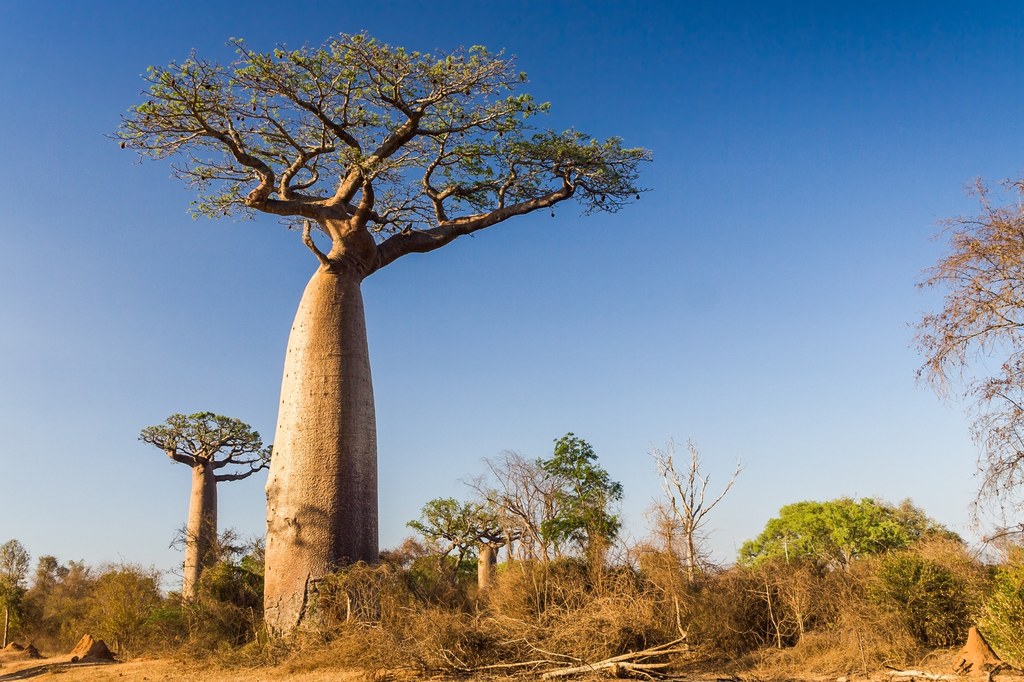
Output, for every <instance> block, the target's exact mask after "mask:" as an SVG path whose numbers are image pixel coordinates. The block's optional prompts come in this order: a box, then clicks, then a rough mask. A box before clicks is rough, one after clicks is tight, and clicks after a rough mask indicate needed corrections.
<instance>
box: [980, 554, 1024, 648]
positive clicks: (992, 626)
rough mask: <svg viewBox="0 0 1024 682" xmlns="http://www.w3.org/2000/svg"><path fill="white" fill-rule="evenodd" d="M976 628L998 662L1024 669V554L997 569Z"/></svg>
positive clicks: (1016, 556)
mask: <svg viewBox="0 0 1024 682" xmlns="http://www.w3.org/2000/svg"><path fill="white" fill-rule="evenodd" d="M979 626H980V629H981V631H982V633H983V634H984V635H985V639H987V640H988V643H989V645H991V646H992V648H993V649H995V651H996V653H997V654H999V656H1000V658H1002V659H1003V660H1004V661H1006V662H1007V663H1010V664H1011V665H1013V666H1016V667H1018V668H1019V667H1021V666H1024V550H1017V551H1016V552H1015V553H1014V554H1013V555H1012V556H1011V557H1010V561H1008V562H1007V563H1006V564H1005V565H1003V566H1000V567H999V568H998V569H997V571H996V575H995V582H994V584H993V587H992V592H991V594H990V595H989V597H988V600H987V601H986V602H985V607H984V609H983V611H982V615H981V620H980V622H979Z"/></svg>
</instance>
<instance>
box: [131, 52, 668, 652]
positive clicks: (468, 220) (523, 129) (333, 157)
mask: <svg viewBox="0 0 1024 682" xmlns="http://www.w3.org/2000/svg"><path fill="white" fill-rule="evenodd" d="M232 44H233V45H234V47H235V49H236V51H237V59H236V60H235V61H234V62H233V63H231V64H219V63H216V62H211V61H208V60H206V59H203V58H201V57H198V56H196V55H194V54H193V55H192V56H190V57H189V58H187V59H185V60H184V61H181V62H172V63H171V64H169V65H168V66H166V67H154V68H151V69H150V70H149V72H148V75H147V76H146V90H147V91H146V93H145V95H144V101H143V102H142V103H141V104H139V105H137V106H136V107H134V108H132V109H131V110H130V111H129V112H128V114H126V115H125V116H124V118H123V121H122V125H121V126H120V128H119V130H118V131H117V134H116V137H117V139H118V140H119V141H120V144H121V146H122V147H126V148H130V149H133V150H135V151H137V152H138V153H139V154H141V155H142V156H144V157H149V158H155V159H163V158H176V159H177V161H178V162H177V163H176V164H175V165H174V171H175V174H176V175H177V176H178V177H179V178H181V179H182V180H183V181H184V182H185V183H186V184H188V185H189V186H190V187H192V188H194V189H195V190H196V191H197V193H198V200H197V201H196V203H195V205H194V206H195V210H196V213H197V214H200V215H205V216H210V217H220V216H225V215H241V216H246V217H250V216H253V215H255V214H258V213H265V214H270V215H274V216H281V217H283V218H284V219H285V221H286V222H289V223H291V224H292V225H294V226H296V227H297V226H299V225H302V239H303V242H304V243H305V244H306V246H307V247H309V249H310V251H311V252H312V253H313V255H314V256H315V257H316V260H317V263H318V265H319V267H318V269H317V270H316V272H315V273H314V274H313V277H312V279H311V280H310V283H309V285H308V286H307V288H306V291H305V293H304V295H303V298H302V301H301V302H300V304H299V310H298V312H297V314H296V318H295V322H294V324H293V326H292V333H291V336H290V338H289V342H288V350H287V353H286V361H285V371H284V380H283V382H282V387H281V401H280V411H279V416H278V426H277V432H276V435H275V438H274V443H275V447H276V450H277V452H276V456H275V457H274V462H273V465H272V467H271V473H270V480H269V481H268V484H267V502H268V515H267V518H268V526H267V584H266V607H267V608H266V614H267V622H268V624H269V626H270V628H271V630H273V631H275V632H281V631H290V630H291V629H293V628H294V627H295V626H296V625H298V623H299V622H300V621H301V620H302V618H303V617H304V614H305V611H306V610H305V608H304V605H305V604H306V603H307V601H308V598H309V594H310V591H311V590H312V591H315V590H316V585H317V583H318V581H319V580H321V579H323V577H324V576H325V575H326V574H327V573H328V572H329V571H331V570H333V569H334V568H335V567H337V566H338V565H339V564H342V563H345V562H352V561H359V560H364V561H367V562H375V561H377V559H378V547H377V445H376V428H375V415H374V404H373V390H372V382H371V378H370V362H369V352H368V349H367V341H366V326H365V316H364V312H363V301H362V294H361V290H360V289H361V283H362V281H363V280H364V279H365V278H366V277H368V276H369V275H371V274H373V273H374V272H376V271H378V270H380V269H381V268H383V267H386V266H387V265H390V264H391V263H393V262H395V261H396V260H398V259H400V258H402V257H403V256H406V255H408V254H412V253H426V252H429V251H433V250H435V249H438V248H441V247H443V246H445V245H447V244H450V243H451V242H453V241H454V240H456V239H457V238H459V237H460V236H464V235H468V234H472V233H474V232H477V231H479V230H483V229H485V228H488V227H491V226H493V225H497V224H498V223H501V222H504V221H506V220H508V219H510V218H514V217H517V216H522V215H526V214H528V213H532V212H535V211H542V210H551V209H552V207H554V206H555V205H556V204H559V203H561V202H563V201H568V200H572V199H575V200H576V201H577V202H579V203H580V204H581V205H582V207H583V210H584V211H585V212H587V213H591V212H596V211H608V212H614V211H617V210H619V209H620V208H622V207H623V206H625V205H626V204H627V203H629V202H630V201H632V200H634V198H638V197H639V194H638V192H640V191H642V190H641V189H640V188H639V187H638V185H637V179H638V171H637V168H638V166H639V164H640V163H641V162H644V161H648V160H649V159H650V153H649V152H648V151H647V150H645V149H640V148H627V147H624V146H623V145H622V142H621V140H619V139H618V138H609V139H607V140H604V141H598V140H595V139H592V138H590V137H589V136H587V135H585V134H583V133H581V132H578V131H575V130H568V131H565V132H555V131H551V130H542V129H536V128H534V127H533V126H532V121H533V120H534V119H535V117H536V116H537V115H538V114H541V113H543V112H545V111H547V109H548V107H547V105H546V104H540V103H537V102H535V101H534V100H533V98H532V97H530V96H529V95H528V94H525V93H518V92H517V90H518V88H520V87H521V86H522V84H523V83H524V82H525V80H526V77H525V75H524V74H522V73H521V72H519V71H518V70H517V69H516V68H515V62H514V60H513V59H512V58H510V57H508V56H506V55H504V54H502V53H497V54H495V53H491V52H488V51H487V50H486V49H485V48H483V47H479V46H474V47H471V48H469V49H459V50H455V51H454V52H451V53H442V54H424V53H420V52H411V51H407V50H405V49H403V48H396V47H392V46H390V45H386V44H384V43H381V42H379V41H377V40H374V39H373V38H371V37H370V36H367V35H365V34H357V35H341V36H339V37H337V38H332V39H330V40H328V41H327V42H326V43H324V44H323V45H322V46H320V47H303V48H300V49H297V50H286V49H284V48H278V49H275V50H272V51H270V52H258V51H255V50H253V49H251V48H249V47H248V46H247V45H246V44H244V43H243V42H242V41H240V40H233V41H232ZM314 229H315V231H316V233H317V234H318V235H320V236H321V237H322V238H323V239H325V240H326V242H327V246H326V248H324V249H321V248H320V246H318V245H317V243H316V240H315V239H314ZM325 481H329V482H331V483H330V484H329V485H327V487H325V483H324V482H325Z"/></svg>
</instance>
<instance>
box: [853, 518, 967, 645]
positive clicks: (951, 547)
mask: <svg viewBox="0 0 1024 682" xmlns="http://www.w3.org/2000/svg"><path fill="white" fill-rule="evenodd" d="M874 565H875V570H874V575H873V576H872V579H871V580H870V582H869V585H868V596H869V597H870V598H871V600H872V601H873V602H874V603H875V604H876V605H877V606H878V607H879V608H880V609H881V610H882V611H884V612H886V613H887V614H888V615H889V616H891V617H893V618H895V619H897V620H898V621H899V622H901V623H902V624H903V627H904V628H905V629H906V630H907V632H909V633H910V634H911V635H912V636H913V637H914V638H915V639H916V640H917V641H918V642H919V643H920V644H922V645H924V646H931V647H937V646H938V647H942V646H954V645H957V644H960V643H962V642H963V640H964V637H965V634H966V632H967V629H968V628H969V627H970V626H971V625H972V624H973V623H974V621H975V619H976V616H977V615H978V612H979V610H980V606H981V604H982V602H983V595H984V593H985V591H986V588H987V580H986V578H985V574H984V572H983V570H982V569H981V567H980V566H978V565H977V563H976V562H975V561H974V560H973V559H972V558H971V557H970V556H969V555H968V554H967V553H966V551H965V550H964V548H963V545H962V543H960V542H958V541H952V540H948V539H944V538H935V539H929V540H926V541H924V542H923V543H920V544H918V545H915V546H914V547H912V548H911V549H910V550H907V551H903V552H893V553H891V554H888V555H886V556H884V557H881V558H879V559H878V560H877V561H876V562H875V564H874Z"/></svg>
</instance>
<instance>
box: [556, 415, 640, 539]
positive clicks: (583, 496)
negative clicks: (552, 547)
mask: <svg viewBox="0 0 1024 682" xmlns="http://www.w3.org/2000/svg"><path fill="white" fill-rule="evenodd" d="M538 464H539V465H540V467H541V468H542V469H543V470H544V471H545V472H546V473H547V474H548V475H549V476H551V477H553V478H555V479H557V480H558V481H559V482H560V485H559V489H558V492H557V494H556V502H557V505H558V509H559V513H558V514H557V516H554V517H553V518H549V519H547V520H546V521H545V522H544V523H543V525H542V527H541V532H542V533H544V535H545V537H546V538H547V539H548V540H550V541H551V542H554V543H555V544H556V545H558V544H562V543H565V542H573V543H575V544H577V545H579V546H580V547H581V548H583V549H584V551H590V550H591V549H592V548H593V545H595V544H597V543H601V544H603V543H607V542H610V541H612V540H614V539H615V537H616V536H617V535H618V533H619V528H620V527H621V525H622V524H621V521H620V519H619V517H618V516H617V515H615V514H613V513H612V511H611V508H612V505H613V504H614V503H616V502H618V501H619V500H621V499H622V484H620V483H618V482H616V481H613V480H611V477H610V476H609V474H608V472H607V471H605V470H604V469H603V468H601V467H600V466H598V465H597V455H596V454H595V453H594V448H593V447H592V446H591V445H590V444H589V443H588V442H587V441H585V440H583V439H582V438H577V437H576V436H575V435H574V434H572V433H567V434H566V435H564V436H562V437H561V438H559V439H558V440H556V441H555V449H554V453H553V455H552V456H551V457H550V458H549V459H541V460H540V461H539V462H538Z"/></svg>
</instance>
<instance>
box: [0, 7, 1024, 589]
mask: <svg viewBox="0 0 1024 682" xmlns="http://www.w3.org/2000/svg"><path fill="white" fill-rule="evenodd" d="M210 5H212V7H211V6H210ZM361 30H366V31H368V32H370V33H371V34H373V35H375V36H376V37H378V38H380V39H382V40H384V41H387V42H389V43H392V44H395V45H404V46H407V47H408V48H410V49H417V50H421V51H422V50H431V49H438V48H440V49H447V48H453V47H456V46H460V45H472V44H484V45H487V46H489V47H491V48H506V49H507V50H508V51H509V52H511V53H514V54H515V55H517V56H518V60H519V65H520V68H522V69H523V70H525V71H527V72H528V73H529V74H530V84H529V90H530V91H531V92H533V93H534V94H535V95H536V96H537V97H538V98H539V99H541V100H550V101H551V102H552V103H553V109H552V114H551V116H550V117H549V124H550V125H551V126H552V127H555V128H559V129H561V128H565V127H569V126H575V127H577V128H579V129H582V130H585V131H588V132H590V133H592V134H594V135H597V136H607V135H620V136H622V137H623V138H624V139H625V140H626V142H627V143H628V144H631V145H640V146H645V147H649V148H651V149H652V150H653V151H654V158H655V161H654V163H653V164H651V165H650V166H649V167H648V168H647V169H646V170H645V174H644V177H643V183H644V184H645V185H646V186H647V187H650V188H651V189H652V190H653V191H651V192H650V193H649V194H646V195H645V196H644V197H643V199H642V200H641V201H640V202H639V203H638V204H636V205H634V206H631V207H629V208H628V209H626V210H624V211H623V212H622V213H620V214H618V215H614V216H597V217H590V218H587V217H583V216H580V215H579V214H578V213H579V212H578V211H577V210H576V209H575V208H574V207H560V208H559V209H558V210H557V212H556V218H555V219H552V218H550V217H549V216H548V215H546V214H543V215H536V216H529V217H526V218H523V219H519V220H516V221H514V222H510V223H506V224H503V225H501V226H498V227H496V228H493V229H491V230H488V231H486V232H484V233H481V234H479V235H478V236H476V237H475V238H464V239H462V240H460V241H458V242H457V243H455V244H453V245H451V246H449V247H447V248H445V249H443V250H442V251H439V252H435V253H433V254H430V255H428V256H417V257H410V258H408V259H403V260H402V261H401V262H399V263H397V264H396V265H395V266H393V267H391V268H388V269H386V270H384V271H381V272H379V273H377V274H375V275H373V276H372V277H371V278H370V279H369V280H367V282H366V283H365V296H366V306H367V315H368V327H369V335H370V348H371V358H372V363H373V372H374V380H375V391H376V396H377V414H378V433H379V442H380V500H381V529H380V530H381V541H382V544H383V545H385V546H388V545H394V544H397V543H398V542H399V541H400V540H401V539H402V538H403V537H404V536H405V535H406V534H407V530H406V528H405V526H404V524H405V522H406V521H407V520H409V519H411V518H413V517H415V516H416V515H417V512H418V509H419V507H420V506H421V505H422V504H423V503H424V502H425V501H426V500H428V499H430V498H432V497H437V496H448V495H454V496H461V495H463V494H465V489H464V488H463V486H462V485H461V483H460V482H459V481H460V479H462V478H465V477H468V476H472V475H475V474H477V473H479V472H480V471H481V468H482V467H481V464H480V459H481V458H482V457H488V456H494V455H496V454H498V453H500V452H501V451H502V450H506V449H510V450H518V451H520V452H522V453H524V454H527V455H530V456H541V455H546V454H548V453H550V449H551V444H552V441H553V440H554V439H555V438H557V437H559V436H561V435H562V434H564V433H565V432H567V431H573V432H575V433H576V434H577V435H580V436H582V437H584V438H586V439H587V440H589V441H590V442H591V443H592V444H593V445H594V446H595V448H596V450H597V452H598V454H599V456H600V458H601V461H602V463H603V464H604V465H605V466H606V468H607V469H608V470H609V471H610V472H611V474H612V476H613V478H615V479H617V480H620V481H621V482H622V483H623V485H624V487H625V493H626V500H625V503H624V508H623V512H624V514H625V516H626V519H627V529H628V532H629V535H630V537H633V538H640V537H642V536H643V535H644V534H645V532H646V531H645V520H644V515H643V512H644V509H645V508H646V507H647V506H648V505H649V503H650V502H651V500H652V499H653V498H654V497H656V496H657V495H658V494H659V487H658V481H657V478H656V476H655V474H654V470H653V465H652V461H651V459H650V457H649V456H648V454H647V451H648V449H649V447H650V446H651V445H663V444H664V442H665V441H666V440H667V439H668V438H670V437H675V438H676V439H677V440H678V441H681V442H685V440H686V439H687V438H693V439H694V440H695V441H696V442H697V444H698V445H699V446H700V448H701V450H702V452H703V454H704V456H705V459H706V461H707V466H708V469H709V470H710V472H711V474H712V479H713V484H714V482H715V481H717V482H718V483H721V482H722V481H724V480H725V478H726V477H727V475H728V473H729V471H730V470H731V468H732V466H733V464H734V462H735V461H736V459H737V458H739V459H741V460H742V461H743V463H744V465H745V467H746V468H745V470H744V472H743V474H742V475H741V477H740V479H739V481H738V483H737V485H736V487H735V489H734V492H733V493H732V494H731V496H730V497H729V498H728V499H727V501H726V502H725V503H723V505H722V506H721V508H720V511H719V512H718V513H717V514H716V515H715V517H714V518H713V519H712V521H711V528H712V530H713V532H714V534H713V537H712V547H713V548H714V550H715V553H716V556H717V557H718V558H719V559H721V560H724V561H728V560H731V559H732V558H733V556H734V549H735V547H736V546H737V545H738V544H739V543H741V542H742V541H743V540H745V539H747V538H749V537H751V536H753V535H755V534H756V533H757V532H758V531H759V530H760V529H761V527H763V525H764V523H765V521H766V520H767V519H768V518H769V517H771V516H772V515H773V514H774V513H775V512H776V511H777V510H778V508H779V507H780V506H782V505H784V504H787V503H789V502H794V501H797V500H803V499H827V498H833V497H837V496H842V495H852V496H880V497H883V498H886V499H889V500H892V501H898V500H900V499H903V498H906V497H910V498H912V499H913V500H914V501H915V502H916V503H917V504H919V505H921V506H923V507H924V509H925V510H926V511H927V512H928V513H929V514H931V515H932V516H934V517H935V518H937V519H939V520H940V521H942V522H944V523H946V524H948V525H949V526H950V527H952V528H953V529H955V530H958V531H961V532H966V531H967V522H968V510H967V506H968V503H969V502H970V499H971V496H972V492H973V489H974V485H975V481H974V479H973V472H974V461H975V449H974V447H973V445H972V443H971V442H970V439H969V437H968V432H967V420H966V418H965V417H964V414H963V406H962V405H960V404H955V403H954V404H942V403H941V402H940V401H939V400H938V399H937V398H936V397H935V396H934V395H933V394H932V393H930V392H929V390H927V389H926V388H924V387H919V386H916V385H915V381H914V370H915V368H916V366H917V364H918V362H919V359H918V358H917V356H916V355H915V354H914V351H913V350H912V348H911V339H912V330H911V328H910V325H911V323H913V322H914V320H915V319H916V318H917V317H918V316H919V315H920V313H921V312H922V311H924V310H927V309H929V308H932V307H934V306H935V305H936V299H935V298H934V296H933V295H930V294H925V293H922V292H919V291H917V290H916V289H915V286H914V284H915V281H917V279H918V278H919V276H920V272H921V270H922V269H923V268H925V267H927V266H928V265H929V264H930V263H932V262H933V261H934V260H935V259H936V257H937V256H938V255H939V254H940V253H941V251H942V245H941V244H940V243H936V242H934V241H930V240H929V238H930V236H931V235H933V234H934V233H935V232H936V231H937V230H938V226H937V221H938V220H940V219H942V218H944V217H948V216H954V215H958V214H964V213H971V212H973V210H974V204H973V200H972V199H971V198H969V197H967V196H966V195H965V193H964V191H963V188H964V186H965V184H967V183H969V182H971V181H972V179H973V178H975V177H979V176H981V177H984V178H986V179H990V180H994V181H998V180H1000V179H1003V178H1007V177H1016V176H1017V175H1018V174H1019V173H1020V172H1021V170H1022V169H1024V144H1022V143H1024V127H1022V126H1021V125H1020V112H1021V111H1022V110H1024V87H1022V83H1021V79H1022V74H1024V70H1022V69H1021V68H1020V67H1021V64H1022V63H1024V54H1022V52H1024V39H1022V38H1024V36H1022V35H1021V34H1022V31H1024V9H1022V8H1021V7H1020V5H1019V4H1018V3H1011V2H1005V3H977V4H975V5H974V6H972V7H967V6H965V3H952V2H949V3H946V2H907V3H890V2H885V3H881V2H878V3H876V2H863V1H858V2H834V3H810V2H808V3H775V2H773V3H721V2H705V3H684V2H646V3H639V2H637V3H609V2H593V1H592V2H587V3H583V2H579V3H576V2H573V3H569V2H550V1H545V2H514V3H500V4H497V3H482V2H464V1H453V2H445V3H413V2H404V3H403V2H377V3H333V2H302V1H296V2H291V3H284V4H282V3H280V2H273V3H272V2H263V1H262V0H256V1H253V2H247V3H197V2H179V3H175V4H174V5H173V6H171V5H166V4H162V5H161V4H154V3H142V2H135V1H132V2H114V1H108V2H96V3H80V2H71V1H67V2H32V3H30V2H14V1H13V0H0V45H3V48H4V57H3V66H2V67H0V93H2V100H3V104H2V106H0V151H2V159H3V162H2V163H0V197H2V201H0V434H2V436H0V542H2V541H4V540H6V539H8V538H11V537H16V538H18V539H20V540H21V541H22V542H23V543H24V544H25V545H26V546H27V547H28V549H29V550H30V552H31V553H32V554H33V556H35V557H37V556H39V555H40V554H55V555H57V556H58V557H59V558H61V559H85V560H86V561H88V562H90V563H98V562H102V561H119V560H124V561H132V562H139V563H142V564H147V565H149V564H153V565H155V566H157V567H159V568H164V569H171V568H173V567H175V566H176V565H177V564H179V563H180V561H181V556H180V554H178V553H177V552H176V551H174V550H171V549H168V543H169V542H170V540H171V539H172V537H173V535H174V531H175V528H177V527H178V526H179V525H181V524H182V523H183V522H184V519H185V512H186V506H187V502H188V486H189V473H188V471H187V470H186V469H185V467H182V466H180V465H172V464H171V463H170V462H169V461H168V460H167V458H166V457H164V456H163V455H161V454H160V453H159V452H157V451H156V450H154V449H152V448H149V447H148V446H145V445H143V444H141V443H139V442H137V440H136V437H137V434H138V431H139V429H140V428H142V427H144V426H147V425H150V424H156V423H159V422H161V421H162V420H163V419H164V418H165V417H166V416H167V415H169V414H170V413H172V412H194V411H201V410H212V411H217V412H221V413H224V414H229V415H232V416H236V417H239V418H241V419H244V420H246V421H248V422H250V423H251V424H253V425H254V426H255V427H256V428H257V429H259V430H260V431H261V432H262V433H263V434H264V435H265V436H266V438H267V439H268V440H270V439H271V438H272V436H273V432H274V423H275V419H276V413H275V410H276V403H277V399H278V390H279V382H280V377H281V369H282V361H283V354H284V348H285V343H286V339H287V333H288V330H289V326H290V323H291V318H292V315H293V314H294V310H295V306H296V304H297V302H298V299H299V296H300V294H301V291H302V288H303V286H304V283H305V281H306V280H307V279H308V277H309V275H310V274H311V273H312V271H313V270H314V268H315V265H316V263H315V261H314V260H313V257H312V256H311V254H310V253H309V252H308V251H307V250H306V249H305V248H304V247H303V246H302V244H301V242H300V241H299V235H297V234H295V233H290V232H288V231H286V230H284V229H283V228H282V227H280V226H279V225H278V224H277V222H276V220H274V219H272V218H267V219H260V220H257V221H255V222H233V221H230V220H225V221H216V222H212V221H208V220H193V219H192V218H191V217H190V216H189V214H188V203H189V200H190V194H189V193H188V191H187V190H186V189H185V188H184V187H182V186H181V185H180V184H179V183H178V182H177V181H175V180H173V179H171V178H170V177H169V175H170V169H169V167H168V166H167V165H166V164H164V163H154V162H150V163H145V164H141V165H140V164H137V163H135V162H134V159H133V157H132V155H131V154H130V153H129V152H123V151H121V150H119V149H118V148H117V145H116V144H114V143H113V142H111V141H110V140H109V139H107V138H106V137H105V135H108V134H109V133H110V132H111V131H113V130H114V128H115V127H116V126H117V123H118V117H119V115H120V114H121V113H122V112H123V111H125V110H126V109H127V108H128V107H129V106H130V105H132V104H133V103H136V102H137V101H138V99H139V92H140V90H141V88H142V81H141V79H140V74H142V73H143V71H144V70H145V68H146V66H148V65H150V64H165V63H167V62H168V61H170V60H172V59H181V58H183V57H184V56H186V55H187V54H188V52H189V50H190V49H192V48H195V49H196V50H198V51H199V52H200V53H201V54H202V55H205V56H207V57H211V58H218V59H228V58H229V57H230V52H229V50H228V48H227V47H226V46H225V41H226V40H227V39H228V38H229V37H232V36H238V37H244V38H245V39H246V40H247V41H248V42H249V43H250V44H251V45H252V46H254V47H258V48H271V47H273V46H274V45H275V44H277V43H282V42H283V43H287V44H289V45H293V46H294V45H298V44H301V43H304V42H309V43H314V44H315V43H319V42H321V41H322V40H323V39H324V38H326V37H327V36H328V35H330V34H333V33H338V32H357V31H361ZM263 481H264V479H263V478H262V477H260V478H259V479H258V480H256V479H250V480H248V481H244V482H241V483H234V484H230V485H227V486H224V487H223V489H222V492H221V520H222V524H223V525H224V526H230V527H235V528H237V529H238V530H239V531H241V532H242V533H244V534H257V533H261V532H262V527H263V519H264V511H263V500H264V497H263V488H262V486H263Z"/></svg>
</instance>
